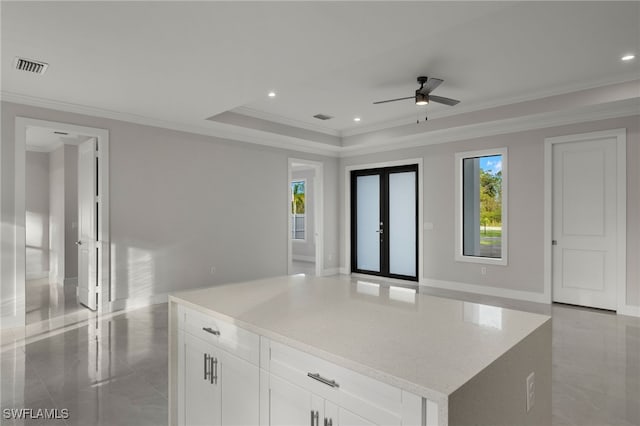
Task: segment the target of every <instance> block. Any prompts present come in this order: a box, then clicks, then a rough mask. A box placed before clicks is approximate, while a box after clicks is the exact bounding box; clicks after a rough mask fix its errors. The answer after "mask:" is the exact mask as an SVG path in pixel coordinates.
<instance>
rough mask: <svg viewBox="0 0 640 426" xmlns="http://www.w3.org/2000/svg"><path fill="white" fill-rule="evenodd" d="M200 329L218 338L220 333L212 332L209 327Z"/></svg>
mask: <svg viewBox="0 0 640 426" xmlns="http://www.w3.org/2000/svg"><path fill="white" fill-rule="evenodd" d="M202 329H203V330H204V331H206V332H207V333H211V334H213V335H214V336H219V335H220V332H219V331H218V330H214V329H213V328H211V327H202Z"/></svg>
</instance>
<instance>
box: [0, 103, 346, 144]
mask: <svg viewBox="0 0 640 426" xmlns="http://www.w3.org/2000/svg"><path fill="white" fill-rule="evenodd" d="M0 99H1V100H2V101H5V102H13V103H18V104H23V105H29V106H34V107H41V108H49V109H54V110H58V111H65V112H71V113H76V114H83V115H90V116H94V117H101V118H106V119H111V120H119V121H125V122H129V123H136V124H141V125H145V126H151V127H159V128H164V129H170V130H176V131H181V132H187V133H194V134H199V135H205V136H212V137H216V138H221V139H229V140H235V141H240V142H247V143H253V144H257V145H263V146H269V147H272V148H280V149H287V150H293V151H299V152H306V153H311V154H318V155H324V156H328V157H337V156H339V153H340V150H341V147H340V146H334V145H329V144H324V143H320V142H313V141H309V140H306V139H302V138H296V137H292V136H284V135H277V134H273V133H269V132H264V131H260V130H255V129H249V128H244V127H238V126H233V125H230V124H224V123H218V122H215V121H208V120H203V121H204V123H203V124H202V125H196V124H186V123H176V122H172V121H168V120H160V119H156V118H150V117H145V116H141V115H137V114H129V113H123V112H117V111H110V110H106V109H100V108H94V107H88V106H84V105H77V104H73V103H68V102H60V101H55V100H51V99H43V98H37V97H33V96H27V95H20V94H17V93H11V92H5V91H2V92H0Z"/></svg>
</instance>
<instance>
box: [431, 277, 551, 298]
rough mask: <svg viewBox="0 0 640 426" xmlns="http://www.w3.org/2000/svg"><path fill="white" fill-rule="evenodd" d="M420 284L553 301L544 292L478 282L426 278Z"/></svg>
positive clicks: (489, 294) (507, 296)
mask: <svg viewBox="0 0 640 426" xmlns="http://www.w3.org/2000/svg"><path fill="white" fill-rule="evenodd" d="M420 286H425V287H435V288H441V289H445V290H455V291H464V292H467V293H474V294H483V295H486V296H495V297H504V298H507V299H517V300H526V301H528V302H536V303H547V304H548V303H551V300H550V298H549V296H548V295H546V294H544V293H534V292H531V291H522V290H512V289H508V288H498V287H489V286H485V285H478V284H468V283H460V282H455V281H444V280H434V279H431V278H424V279H423V280H422V281H420Z"/></svg>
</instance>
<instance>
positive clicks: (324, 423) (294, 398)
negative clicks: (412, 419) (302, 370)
mask: <svg viewBox="0 0 640 426" xmlns="http://www.w3.org/2000/svg"><path fill="white" fill-rule="evenodd" d="M269 411H270V418H269V425H270V426H300V425H309V426H376V423H374V422H373V421H370V420H366V419H365V418H363V417H361V416H358V415H356V414H354V413H352V412H351V411H349V410H347V409H345V408H343V407H339V406H338V405H336V404H335V403H333V402H331V401H328V400H326V399H324V398H322V397H321V396H319V395H316V394H313V393H312V392H310V391H308V390H306V389H304V388H301V387H300V386H296V385H294V384H292V383H290V382H288V381H286V380H283V379H281V378H279V377H277V376H275V375H271V376H270V377H269Z"/></svg>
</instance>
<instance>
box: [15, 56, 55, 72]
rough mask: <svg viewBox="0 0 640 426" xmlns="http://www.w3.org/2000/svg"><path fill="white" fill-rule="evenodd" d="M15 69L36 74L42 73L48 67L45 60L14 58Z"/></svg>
mask: <svg viewBox="0 0 640 426" xmlns="http://www.w3.org/2000/svg"><path fill="white" fill-rule="evenodd" d="M15 63H16V69H18V70H20V71H28V72H34V73H36V74H44V72H45V71H46V70H47V68H48V67H49V64H47V63H46V62H40V61H34V60H33V59H26V58H16V62H15Z"/></svg>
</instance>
